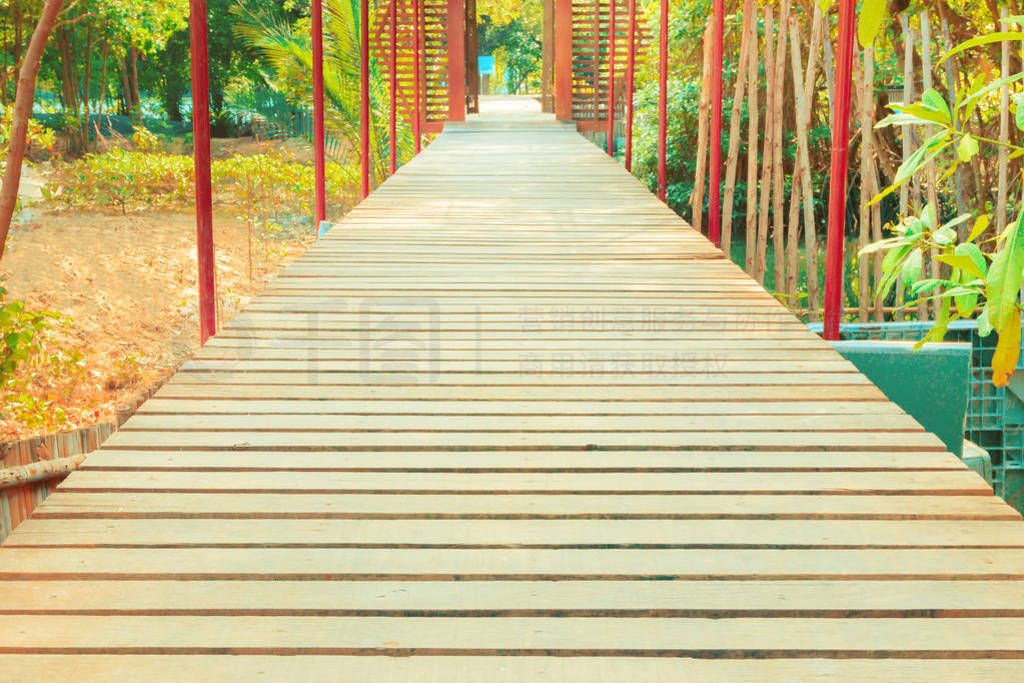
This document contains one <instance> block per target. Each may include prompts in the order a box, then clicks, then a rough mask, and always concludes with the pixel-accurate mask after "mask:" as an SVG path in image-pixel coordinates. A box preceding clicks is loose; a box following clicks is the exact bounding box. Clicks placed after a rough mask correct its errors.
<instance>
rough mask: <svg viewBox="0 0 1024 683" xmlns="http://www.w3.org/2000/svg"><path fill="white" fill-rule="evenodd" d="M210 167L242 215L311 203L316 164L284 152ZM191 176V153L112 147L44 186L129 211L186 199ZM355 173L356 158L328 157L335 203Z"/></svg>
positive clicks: (216, 185) (218, 194)
mask: <svg viewBox="0 0 1024 683" xmlns="http://www.w3.org/2000/svg"><path fill="white" fill-rule="evenodd" d="M211 175H212V180H213V189H214V196H215V198H216V199H217V200H218V201H219V202H222V203H225V204H228V205H231V206H236V207H242V208H243V209H244V211H243V218H245V219H246V220H252V221H253V222H258V221H261V220H266V219H269V217H271V216H278V215H282V214H287V215H289V216H297V215H307V214H309V213H310V212H311V210H312V209H311V201H312V197H313V183H314V173H313V167H312V166H310V165H308V164H302V163H299V162H296V161H293V160H292V159H291V157H290V156H288V155H285V154H283V153H276V152H271V153H265V154H257V155H254V156H234V157H231V158H229V159H221V160H215V161H214V162H213V163H212V166H211ZM193 177H194V166H193V161H192V157H189V156H184V155H180V154H156V153H152V152H141V151H134V152H128V151H122V150H115V151H112V152H109V153H107V154H89V155H87V156H86V157H84V158H83V159H79V160H77V161H75V162H73V163H72V164H70V165H69V166H68V167H67V169H65V171H64V172H63V177H62V178H61V181H60V182H59V183H53V184H50V185H49V186H48V188H47V193H48V194H49V196H51V197H52V198H54V199H55V200H57V201H60V202H62V203H64V204H65V205H66V206H68V207H87V208H96V207H117V208H118V209H119V210H120V211H121V212H122V213H125V214H126V213H128V212H129V211H139V210H144V209H153V208H160V207H166V206H174V205H185V204H187V203H188V202H190V201H191V200H192V197H193V196H194V192H193ZM357 180H358V169H357V168H355V167H354V166H351V165H346V166H343V165H340V164H334V163H329V164H327V191H328V195H329V196H330V197H332V199H333V203H334V204H335V205H336V206H344V205H346V204H347V203H348V200H350V199H351V198H352V191H353V190H352V188H353V187H355V185H356V182H357Z"/></svg>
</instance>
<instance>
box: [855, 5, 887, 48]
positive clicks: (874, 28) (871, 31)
mask: <svg viewBox="0 0 1024 683" xmlns="http://www.w3.org/2000/svg"><path fill="white" fill-rule="evenodd" d="M886 4H887V3H886V0H864V2H863V3H862V4H861V6H860V20H859V22H858V23H857V37H858V38H859V39H860V44H861V46H862V47H864V48H868V47H871V45H872V44H873V43H874V42H875V39H876V38H878V33H879V31H881V29H882V23H883V22H884V21H885V16H886V14H888V8H887V7H886Z"/></svg>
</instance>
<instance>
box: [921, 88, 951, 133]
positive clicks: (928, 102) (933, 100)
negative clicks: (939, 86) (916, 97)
mask: <svg viewBox="0 0 1024 683" xmlns="http://www.w3.org/2000/svg"><path fill="white" fill-rule="evenodd" d="M921 104H922V105H924V106H925V107H927V108H928V109H931V110H932V111H934V112H935V113H937V114H938V115H939V116H940V117H941V120H940V121H939V123H942V124H944V125H950V124H951V123H952V120H953V115H952V114H951V113H950V111H949V105H947V104H946V100H944V99H943V98H942V95H940V94H939V93H938V91H936V90H934V89H932V88H928V89H927V90H925V91H924V93H923V94H922V95H921Z"/></svg>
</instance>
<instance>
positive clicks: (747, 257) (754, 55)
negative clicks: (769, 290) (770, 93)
mask: <svg viewBox="0 0 1024 683" xmlns="http://www.w3.org/2000/svg"><path fill="white" fill-rule="evenodd" d="M752 9H753V12H754V22H753V24H754V25H753V26H752V27H751V36H750V57H749V59H750V64H749V65H748V67H747V69H748V72H749V74H750V76H749V78H747V111H748V112H750V113H749V117H750V118H749V120H748V121H747V223H746V244H745V245H744V251H745V254H744V265H745V269H746V271H747V274H748V275H753V274H754V257H755V255H756V251H757V136H758V133H759V132H760V131H759V128H760V125H761V122H760V121H759V120H758V119H759V114H758V112H759V111H760V109H759V104H758V94H757V88H758V83H757V80H758V79H757V76H758V74H757V65H758V64H759V62H758V52H759V50H758V46H757V41H758V31H757V19H758V14H759V13H758V10H757V5H756V4H753V8H752ZM765 26H766V27H767V22H766V23H765Z"/></svg>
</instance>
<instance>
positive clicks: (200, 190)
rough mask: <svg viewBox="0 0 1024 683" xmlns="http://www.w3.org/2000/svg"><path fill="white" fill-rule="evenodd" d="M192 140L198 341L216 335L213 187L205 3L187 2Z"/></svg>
mask: <svg viewBox="0 0 1024 683" xmlns="http://www.w3.org/2000/svg"><path fill="white" fill-rule="evenodd" d="M189 10H190V12H189V29H190V42H191V50H192V140H193V144H194V152H193V158H194V162H195V174H196V185H195V186H196V248H197V259H196V262H197V264H198V266H199V273H198V282H199V341H200V344H206V342H207V340H209V338H210V337H212V336H213V335H215V334H216V333H217V292H216V276H215V273H214V267H215V261H214V254H213V187H212V182H211V179H210V60H209V55H208V54H207V49H206V36H207V18H206V0H191V3H190V7H189Z"/></svg>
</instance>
